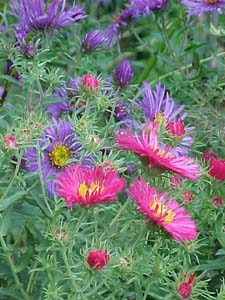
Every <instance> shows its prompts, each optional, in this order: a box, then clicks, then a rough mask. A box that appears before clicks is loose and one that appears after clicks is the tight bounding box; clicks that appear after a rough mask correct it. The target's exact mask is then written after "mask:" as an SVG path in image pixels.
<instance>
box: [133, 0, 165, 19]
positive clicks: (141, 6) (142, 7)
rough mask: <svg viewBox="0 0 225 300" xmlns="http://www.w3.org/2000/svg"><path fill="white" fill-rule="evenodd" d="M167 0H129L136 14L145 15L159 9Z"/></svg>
mask: <svg viewBox="0 0 225 300" xmlns="http://www.w3.org/2000/svg"><path fill="white" fill-rule="evenodd" d="M167 2H168V0H151V1H149V0H131V1H130V5H131V7H132V8H133V10H134V12H135V15H136V16H142V15H144V16H147V15H149V14H150V13H151V12H152V11H153V10H156V9H161V8H163V7H165V6H166V5H167Z"/></svg>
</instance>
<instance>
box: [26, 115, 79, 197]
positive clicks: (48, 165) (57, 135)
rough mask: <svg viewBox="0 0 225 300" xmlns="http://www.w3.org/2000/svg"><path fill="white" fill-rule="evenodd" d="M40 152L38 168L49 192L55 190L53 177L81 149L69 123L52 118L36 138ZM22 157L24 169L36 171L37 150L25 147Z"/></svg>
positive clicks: (77, 155) (76, 156)
mask: <svg viewBox="0 0 225 300" xmlns="http://www.w3.org/2000/svg"><path fill="white" fill-rule="evenodd" d="M38 147H39V148H40V149H41V153H40V168H41V172H42V176H43V179H44V180H45V181H46V182H47V183H46V188H47V190H48V192H49V194H52V193H53V192H54V190H55V185H54V181H53V177H54V176H55V175H56V174H57V173H59V172H60V171H62V170H63V169H64V167H65V166H66V164H67V163H68V161H70V160H75V161H78V160H79V159H80V155H79V152H80V150H81V149H82V146H81V144H80V143H79V142H78V140H77V136H76V134H75V133H74V131H73V128H72V126H71V124H70V123H69V122H68V121H66V120H57V121H56V120H54V123H53V125H52V126H50V127H48V128H46V129H45V130H44V134H43V135H42V136H41V137H40V138H39V140H38ZM23 158H24V159H25V160H26V166H25V170H26V171H29V172H38V171H39V166H38V152H37V148H36V147H31V148H27V149H26V150H25V152H24V156H23Z"/></svg>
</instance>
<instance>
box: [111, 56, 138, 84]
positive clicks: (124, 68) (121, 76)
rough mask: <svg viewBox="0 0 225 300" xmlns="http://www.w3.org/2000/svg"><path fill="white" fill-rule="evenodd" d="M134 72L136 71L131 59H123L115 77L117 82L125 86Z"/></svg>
mask: <svg viewBox="0 0 225 300" xmlns="http://www.w3.org/2000/svg"><path fill="white" fill-rule="evenodd" d="M133 74H134V71H133V68H132V65H131V62H130V60H128V59H123V60H121V62H120V63H119V65H118V67H117V68H116V71H115V74H114V78H115V81H116V83H117V84H118V85H119V86H120V87H122V88H123V87H125V86H126V85H128V84H129V83H130V82H131V80H132V78H133Z"/></svg>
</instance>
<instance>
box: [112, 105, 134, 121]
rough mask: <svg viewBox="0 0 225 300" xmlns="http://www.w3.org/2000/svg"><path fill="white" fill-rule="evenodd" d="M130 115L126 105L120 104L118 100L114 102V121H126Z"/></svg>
mask: <svg viewBox="0 0 225 300" xmlns="http://www.w3.org/2000/svg"><path fill="white" fill-rule="evenodd" d="M129 113H130V109H129V107H128V103H127V102H125V103H122V102H121V101H120V100H118V101H117V102H116V106H115V110H114V118H115V120H116V121H124V120H125V119H127V117H128V115H129Z"/></svg>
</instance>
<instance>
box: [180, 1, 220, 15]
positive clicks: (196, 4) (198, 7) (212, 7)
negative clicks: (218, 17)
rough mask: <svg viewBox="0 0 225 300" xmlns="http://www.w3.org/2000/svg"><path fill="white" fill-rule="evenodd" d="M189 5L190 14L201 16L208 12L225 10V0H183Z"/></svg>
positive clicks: (183, 2)
mask: <svg viewBox="0 0 225 300" xmlns="http://www.w3.org/2000/svg"><path fill="white" fill-rule="evenodd" d="M182 4H184V5H185V6H186V7H187V11H188V14H189V15H190V16H191V15H198V16H201V15H202V14H204V13H206V12H213V11H216V12H218V13H219V14H223V13H224V12H225V0H182Z"/></svg>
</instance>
